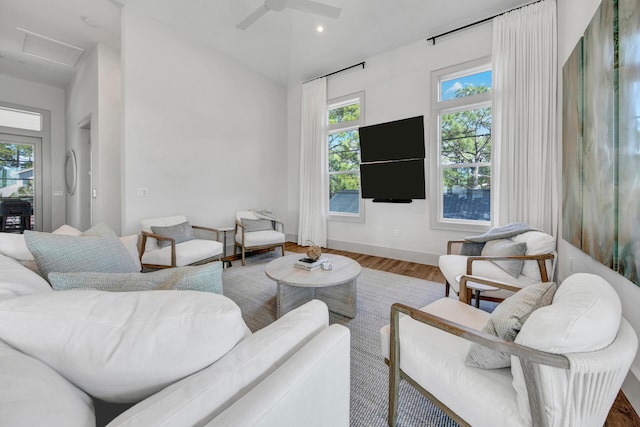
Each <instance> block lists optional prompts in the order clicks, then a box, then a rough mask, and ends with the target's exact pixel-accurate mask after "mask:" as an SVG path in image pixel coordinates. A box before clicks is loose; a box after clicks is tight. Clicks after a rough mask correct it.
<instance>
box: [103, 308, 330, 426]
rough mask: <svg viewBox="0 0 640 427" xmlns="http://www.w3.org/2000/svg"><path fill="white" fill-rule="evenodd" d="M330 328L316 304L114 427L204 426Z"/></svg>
mask: <svg viewBox="0 0 640 427" xmlns="http://www.w3.org/2000/svg"><path fill="white" fill-rule="evenodd" d="M328 324H329V310H328V309H327V305H326V304H325V303H323V302H322V301H319V300H313V301H310V302H308V303H306V304H304V305H302V306H300V307H298V308H296V309H295V310H292V311H290V312H289V313H287V314H285V315H284V316H282V317H281V318H280V319H278V321H277V322H274V323H272V324H270V325H268V326H266V327H265V328H263V329H261V330H259V331H257V332H255V333H254V334H253V335H252V336H251V337H249V338H247V339H245V340H243V341H242V342H241V343H239V344H238V345H237V346H235V347H234V348H233V350H231V351H230V352H229V353H227V354H226V355H225V356H224V357H223V358H222V359H220V360H218V361H217V362H216V363H214V364H212V365H211V366H208V367H207V368H205V369H203V370H202V371H200V372H198V373H197V374H195V375H191V376H189V377H187V378H185V379H183V380H181V381H179V382H176V383H175V384H172V385H170V386H169V387H167V388H165V389H164V390H162V391H160V392H159V393H156V394H154V395H153V396H151V397H149V398H148V399H145V400H143V401H142V402H140V403H138V404H137V405H135V406H134V407H132V408H131V409H129V410H127V411H126V412H124V413H123V414H121V415H120V416H119V417H118V418H116V419H115V420H113V422H112V423H111V424H109V426H110V427H116V426H127V427H143V426H145V427H146V426H152V425H157V424H158V423H159V420H172V423H173V425H181V426H187V425H189V426H191V425H203V424H204V423H206V422H207V421H209V420H211V419H212V418H214V417H215V416H217V415H218V414H220V413H221V412H222V411H224V410H225V409H226V408H228V407H229V406H231V405H232V404H233V403H234V402H235V401H237V400H238V399H239V398H240V397H242V396H243V395H244V394H245V393H246V390H247V389H251V388H252V387H253V386H254V385H255V384H257V383H259V382H260V381H262V380H263V379H264V378H266V377H267V376H269V375H270V374H271V373H272V372H273V371H275V370H276V369H277V368H278V367H279V366H281V365H282V364H283V363H284V362H285V361H287V360H288V359H289V358H290V357H291V356H292V355H293V354H294V353H296V352H297V351H298V350H299V349H300V348H301V347H303V346H304V345H305V344H306V343H307V342H308V341H309V340H311V339H312V338H313V337H314V336H316V335H317V334H318V333H319V332H321V331H322V330H324V329H325V328H327V325H328Z"/></svg>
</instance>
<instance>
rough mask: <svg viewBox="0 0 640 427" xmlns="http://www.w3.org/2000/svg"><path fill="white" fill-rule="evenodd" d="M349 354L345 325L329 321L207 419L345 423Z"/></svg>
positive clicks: (239, 422) (290, 423)
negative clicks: (257, 380)
mask: <svg viewBox="0 0 640 427" xmlns="http://www.w3.org/2000/svg"><path fill="white" fill-rule="evenodd" d="M349 359H350V332H349V329H347V328H346V327H344V326H342V325H331V326H330V327H329V328H327V329H325V330H324V331H322V332H321V333H320V334H318V335H317V336H315V337H314V338H313V339H312V340H311V341H309V342H308V343H307V344H306V345H305V346H304V347H303V348H302V349H301V350H300V351H298V352H297V353H296V354H294V355H293V356H292V357H291V358H290V359H289V360H287V361H286V362H285V363H284V364H283V365H282V366H281V367H280V368H278V369H277V370H276V371H275V372H273V373H272V374H271V375H270V376H269V377H267V378H266V379H265V380H264V381H262V382H261V383H260V384H258V385H257V386H256V387H255V388H253V389H252V390H251V391H249V392H248V393H247V394H245V395H244V396H243V397H242V398H241V399H240V400H238V401H237V402H235V403H234V404H233V405H232V406H231V407H229V408H228V409H227V410H225V411H224V412H222V413H221V414H220V415H219V416H218V417H216V418H215V419H214V420H212V421H211V422H210V423H208V424H206V425H207V426H209V427H213V426H305V427H313V426H318V427H321V426H336V427H340V426H345V427H346V426H348V425H349V404H350V363H349Z"/></svg>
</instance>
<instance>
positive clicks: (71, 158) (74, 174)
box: [64, 150, 78, 194]
mask: <svg viewBox="0 0 640 427" xmlns="http://www.w3.org/2000/svg"><path fill="white" fill-rule="evenodd" d="M64 182H65V184H66V185H67V193H69V194H73V193H75V191H76V186H77V184H78V163H77V161H76V152H75V151H74V150H69V151H67V157H66V158H65V160H64Z"/></svg>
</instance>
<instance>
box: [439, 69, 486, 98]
mask: <svg viewBox="0 0 640 427" xmlns="http://www.w3.org/2000/svg"><path fill="white" fill-rule="evenodd" d="M490 91H491V70H487V71H482V72H480V73H475V74H469V75H466V76H462V77H456V78H454V79H449V80H444V81H442V82H440V100H441V101H448V100H450V99H454V98H464V97H465V96H471V95H476V94H478V93H484V92H490Z"/></svg>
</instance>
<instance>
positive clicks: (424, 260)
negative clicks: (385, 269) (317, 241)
mask: <svg viewBox="0 0 640 427" xmlns="http://www.w3.org/2000/svg"><path fill="white" fill-rule="evenodd" d="M286 239H287V242H294V243H297V242H298V235H297V234H287V235H286ZM327 248H329V249H336V250H339V251H347V252H355V253H357V254H364V255H373V256H379V257H382V258H391V259H398V260H400V261H408V262H416V263H419V264H426V265H434V266H437V265H438V258H439V257H440V254H431V253H428V252H418V251H410V250H406V249H398V248H389V247H386V246H376V245H369V244H365V243H355V242H345V241H342V240H327Z"/></svg>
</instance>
